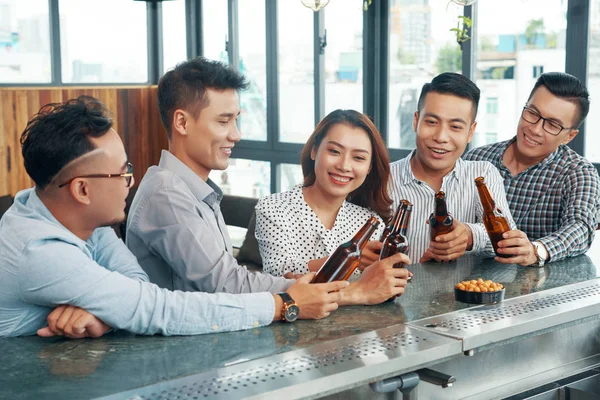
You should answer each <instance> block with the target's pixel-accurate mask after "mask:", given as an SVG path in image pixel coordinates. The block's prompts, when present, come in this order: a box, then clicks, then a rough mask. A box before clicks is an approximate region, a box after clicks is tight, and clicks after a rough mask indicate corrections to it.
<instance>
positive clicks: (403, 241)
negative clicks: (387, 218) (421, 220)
mask: <svg viewBox="0 0 600 400" xmlns="http://www.w3.org/2000/svg"><path fill="white" fill-rule="evenodd" d="M407 203H408V202H407ZM401 207H402V211H401V212H400V214H401V215H400V218H398V222H397V223H396V225H395V226H394V229H393V230H392V233H390V234H389V235H388V237H387V238H386V239H385V240H384V242H383V246H382V247H381V253H379V259H380V260H383V259H384V258H387V257H390V256H393V255H394V254H398V253H402V254H406V253H407V252H408V239H407V237H406V233H407V232H408V224H409V223H410V216H411V214H412V209H413V205H412V204H410V203H408V204H402V205H401ZM394 268H404V263H398V264H394Z"/></svg>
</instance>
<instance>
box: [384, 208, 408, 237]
mask: <svg viewBox="0 0 600 400" xmlns="http://www.w3.org/2000/svg"><path fill="white" fill-rule="evenodd" d="M406 204H410V202H409V201H408V200H402V201H401V202H400V204H399V205H398V208H396V212H395V213H394V217H393V218H392V219H391V220H390V224H389V225H388V226H386V227H385V229H384V230H383V232H382V233H381V237H380V238H379V241H380V242H382V243H383V242H384V241H385V238H386V237H388V235H389V234H390V233H392V231H393V230H394V225H395V224H396V223H397V222H398V220H399V218H400V217H401V215H400V210H401V209H402V206H403V205H406Z"/></svg>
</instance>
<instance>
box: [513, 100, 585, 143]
mask: <svg viewBox="0 0 600 400" xmlns="http://www.w3.org/2000/svg"><path fill="white" fill-rule="evenodd" d="M521 118H523V119H524V120H525V121H527V122H529V123H530V124H534V125H535V124H537V123H538V122H539V120H540V119H541V120H543V121H544V122H542V128H543V129H544V130H545V131H546V132H548V133H549V134H551V135H552V136H558V135H560V133H561V132H562V131H563V130H565V129H575V127H573V128H565V127H564V126H562V125H560V124H559V123H557V122H554V121H552V120H550V119H548V118H544V117H542V116H541V115H540V113H539V112H537V111H535V110H532V109H531V108H529V107H527V106H525V107H523V112H522V113H521Z"/></svg>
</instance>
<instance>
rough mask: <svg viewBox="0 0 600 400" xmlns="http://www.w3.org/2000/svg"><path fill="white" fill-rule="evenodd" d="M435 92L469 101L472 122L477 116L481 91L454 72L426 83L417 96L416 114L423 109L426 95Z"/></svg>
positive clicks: (440, 75)
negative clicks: (471, 110)
mask: <svg viewBox="0 0 600 400" xmlns="http://www.w3.org/2000/svg"><path fill="white" fill-rule="evenodd" d="M429 92H435V93H439V94H450V95H453V96H456V97H460V98H463V99H467V100H471V102H472V103H473V120H475V117H476V116H477V109H478V107H479V97H480V93H481V91H480V90H479V88H478V87H477V85H475V84H474V83H473V82H472V81H471V80H470V79H469V78H467V77H466V76H464V75H461V74H456V73H454V72H444V73H443V74H439V75H438V76H436V77H435V78H433V80H432V81H431V83H426V84H424V85H423V88H422V89H421V95H420V96H419V103H418V106H417V107H418V109H417V111H418V112H421V110H422V109H423V107H425V97H426V96H427V93H429Z"/></svg>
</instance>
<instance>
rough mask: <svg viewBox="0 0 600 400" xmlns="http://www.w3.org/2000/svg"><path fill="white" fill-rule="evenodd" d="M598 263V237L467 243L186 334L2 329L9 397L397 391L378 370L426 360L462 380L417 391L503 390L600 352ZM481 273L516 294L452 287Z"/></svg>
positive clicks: (585, 362) (412, 366) (495, 394)
mask: <svg viewBox="0 0 600 400" xmlns="http://www.w3.org/2000/svg"><path fill="white" fill-rule="evenodd" d="M596 245H598V243H596ZM598 267H600V254H595V253H594V252H593V251H592V252H590V253H588V255H583V256H579V257H575V258H571V259H568V260H565V261H562V262H557V263H551V264H548V265H546V266H545V267H543V268H528V267H521V266H517V265H503V264H500V263H497V262H495V261H494V260H492V259H484V258H478V257H471V256H466V257H463V258H461V259H459V260H458V261H456V262H452V263H443V264H442V263H425V264H415V265H412V266H410V270H411V271H412V272H413V273H414V278H413V280H412V282H410V283H409V284H408V286H407V289H406V292H405V294H404V295H403V296H402V297H400V298H397V299H396V300H395V301H393V302H389V303H385V304H381V305H377V306H352V307H342V308H340V309H339V310H338V311H336V312H335V313H333V314H332V315H331V316H330V317H328V318H326V319H323V320H319V321H297V322H296V323H293V324H285V323H273V324H272V325H270V326H267V327H262V328H256V329H251V330H247V331H240V332H231V333H220V334H207V335H199V336H186V337H161V336H152V337H144V336H135V335H133V334H129V333H127V332H113V333H109V334H106V335H105V336H103V337H102V338H99V339H84V340H65V339H62V338H50V339H44V338H39V337H23V338H9V339H0V354H1V356H0V357H1V359H2V362H0V398H7V399H8V398H11V399H18V398H61V399H81V398H98V397H105V396H106V397H109V398H115V399H117V398H136V399H147V398H148V399H150V398H164V399H171V398H185V399H188V398H189V399H194V398H197V399H202V398H224V399H230V398H317V397H325V396H329V397H330V398H377V396H379V397H380V398H394V396H397V395H398V393H399V392H398V391H397V390H396V391H394V392H393V393H392V394H377V393H375V392H374V391H373V389H371V388H370V386H369V383H373V382H376V381H381V380H383V379H388V378H391V377H394V376H398V375H402V374H408V375H405V379H406V377H414V376H415V375H414V373H415V372H416V371H418V370H421V369H423V368H425V367H428V368H431V369H433V370H435V371H438V372H442V373H443V374H447V375H452V376H454V377H456V379H457V381H456V382H455V383H454V385H453V386H452V387H449V388H442V387H441V386H438V385H435V384H431V383H427V382H423V379H422V376H421V375H417V376H421V379H420V380H419V379H418V378H417V383H418V382H419V381H420V383H419V385H418V392H417V390H416V389H415V390H413V392H412V394H410V393H408V392H407V395H406V397H405V398H416V394H417V393H419V396H420V397H421V398H454V399H455V398H502V397H506V396H509V395H511V394H515V393H519V392H522V391H524V390H528V389H531V388H533V387H537V386H539V385H542V384H547V383H548V382H552V381H554V380H556V379H560V378H564V377H566V376H570V375H573V374H575V373H579V372H581V371H586V370H590V369H591V368H594V366H595V365H597V363H598V360H597V359H596V358H597V356H598V354H600V344H599V342H600V340H598V339H599V338H600V335H599V334H598V332H600V331H599V330H598V327H599V326H600V325H599V318H600V279H597V278H598V276H599V270H600V268H598ZM479 277H481V278H483V279H484V280H485V279H491V280H493V281H494V282H500V283H502V284H503V285H504V286H505V289H506V292H505V300H504V302H502V303H500V304H497V305H488V306H475V305H468V304H464V303H460V302H457V301H455V300H454V285H455V284H456V283H458V282H460V281H463V280H466V279H477V278H479ZM488 314H489V317H487V315H488ZM486 318H487V319H486ZM483 370H487V372H483ZM421 372H422V371H421ZM411 373H412V375H411ZM490 378H492V379H490ZM384 382H385V383H386V384H388V383H390V382H392V381H384ZM482 393H487V395H489V397H487V395H486V396H484V397H482ZM386 396H387V397H386ZM390 396H391V397H390ZM411 396H412V397H411Z"/></svg>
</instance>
